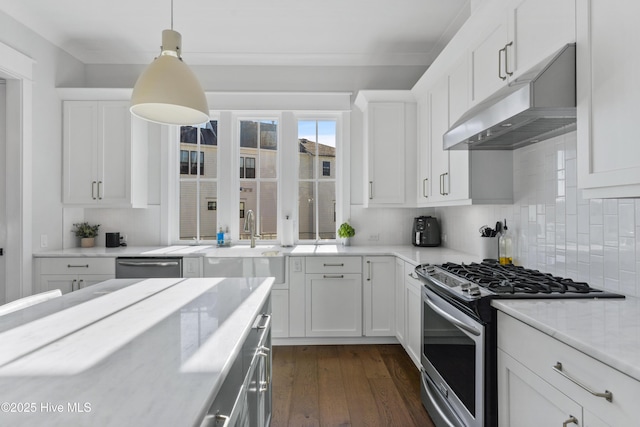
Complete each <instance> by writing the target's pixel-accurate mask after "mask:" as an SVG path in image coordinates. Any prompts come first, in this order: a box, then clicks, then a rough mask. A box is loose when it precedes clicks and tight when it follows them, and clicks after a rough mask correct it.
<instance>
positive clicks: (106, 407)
mask: <svg viewBox="0 0 640 427" xmlns="http://www.w3.org/2000/svg"><path fill="white" fill-rule="evenodd" d="M272 284H273V279H272V278H269V279H264V278H234V279H212V278H208V279H207V278H205V279H146V280H139V279H136V280H133V279H120V280H115V279H114V280H109V281H106V282H103V283H100V284H97V285H94V286H90V287H87V288H84V289H81V290H79V291H76V292H72V293H70V294H66V295H63V296H62V297H59V298H56V299H53V300H49V301H46V302H44V303H41V304H38V305H36V306H33V307H29V308H26V309H24V310H21V311H18V312H15V313H11V314H8V315H5V316H2V317H0V343H1V345H0V389H1V390H2V402H6V403H2V405H3V408H2V411H0V425H2V426H9V425H10V426H33V425H46V426H71V425H72V426H101V427H102V426H126V425H135V426H178V425H179V426H191V425H197V423H199V420H200V419H201V418H202V417H203V416H204V413H205V412H204V411H206V410H207V409H208V407H209V405H210V404H211V402H212V401H213V399H214V397H215V396H216V394H217V392H218V390H219V389H220V386H221V385H222V382H223V381H224V379H225V377H226V375H227V372H228V370H229V368H230V366H231V363H230V362H231V361H233V360H234V359H235V357H236V356H237V355H238V354H239V352H240V349H241V348H240V347H241V344H242V342H243V341H244V340H245V338H246V337H247V335H248V334H249V331H250V329H251V326H252V324H253V322H254V319H255V317H256V315H257V314H258V313H259V309H260V308H261V306H262V304H263V303H264V301H265V300H266V298H267V297H268V295H269V293H270V290H271V287H272Z"/></svg>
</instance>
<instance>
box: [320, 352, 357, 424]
mask: <svg viewBox="0 0 640 427" xmlns="http://www.w3.org/2000/svg"><path fill="white" fill-rule="evenodd" d="M334 350H335V349H334ZM334 353H335V357H320V356H319V357H318V395H319V396H318V397H319V407H320V425H322V426H350V425H351V418H350V416H349V406H348V405H347V397H346V393H345V387H344V381H343V378H342V370H341V366H340V359H339V358H338V355H337V351H335V352H334ZM326 354H327V353H325V356H326Z"/></svg>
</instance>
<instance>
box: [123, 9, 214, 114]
mask: <svg viewBox="0 0 640 427" xmlns="http://www.w3.org/2000/svg"><path fill="white" fill-rule="evenodd" d="M181 47H182V36H181V35H180V33H179V32H177V31H174V30H173V0H171V29H170V30H164V31H162V47H161V52H160V56H158V57H157V58H155V59H154V60H153V62H152V63H151V64H149V66H148V67H147V68H146V69H145V70H144V71H143V72H142V74H140V77H138V81H137V82H136V85H135V86H134V88H133V94H132V95H131V113H132V114H133V115H135V116H137V117H140V118H142V119H144V120H149V121H151V122H156V123H162V124H170V125H199V124H202V123H205V122H207V121H208V120H209V107H208V105H207V98H206V96H205V94H204V90H203V89H202V86H201V85H200V82H199V81H198V79H197V78H196V76H195V74H193V71H191V69H190V68H189V67H188V66H187V64H185V63H184V62H183V61H182V58H181V56H180V49H181Z"/></svg>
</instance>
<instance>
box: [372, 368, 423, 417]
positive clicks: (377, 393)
mask: <svg viewBox="0 0 640 427" xmlns="http://www.w3.org/2000/svg"><path fill="white" fill-rule="evenodd" d="M369 383H370V384H371V390H372V391H373V395H374V398H375V400H376V403H377V404H378V413H379V414H380V424H381V425H385V426H412V425H422V424H416V423H415V422H414V420H413V419H412V418H411V415H410V414H409V412H408V411H407V409H406V406H405V401H404V399H402V397H401V396H400V393H399V392H398V389H397V388H396V385H395V383H394V381H393V380H392V379H391V378H370V379H369Z"/></svg>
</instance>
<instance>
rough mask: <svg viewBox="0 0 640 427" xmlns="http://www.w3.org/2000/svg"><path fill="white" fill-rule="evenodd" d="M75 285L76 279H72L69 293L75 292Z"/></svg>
mask: <svg viewBox="0 0 640 427" xmlns="http://www.w3.org/2000/svg"><path fill="white" fill-rule="evenodd" d="M76 283H78V281H77V280H76V279H73V280H72V281H71V292H73V291H75V290H76Z"/></svg>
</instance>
